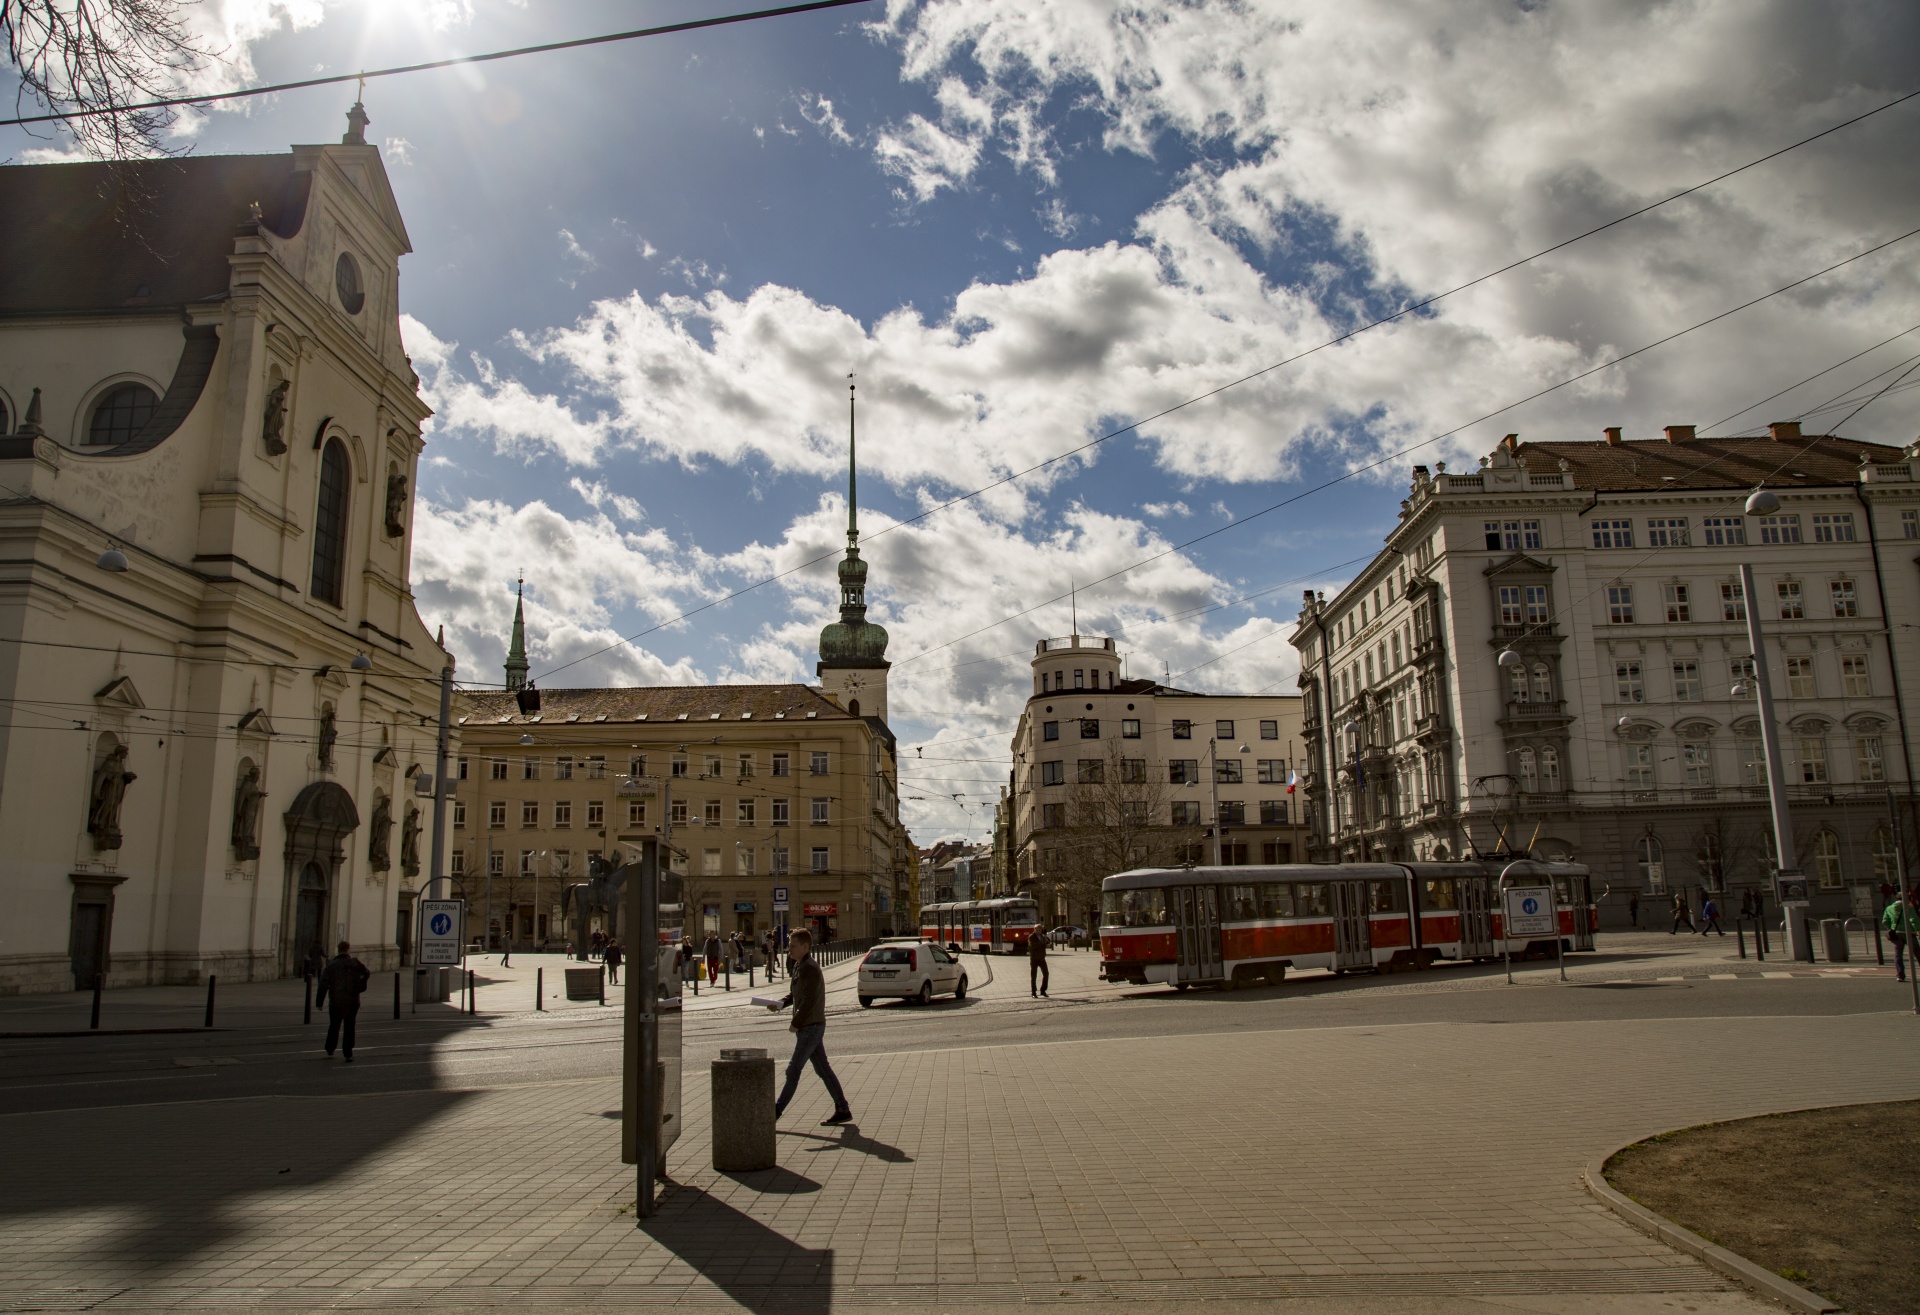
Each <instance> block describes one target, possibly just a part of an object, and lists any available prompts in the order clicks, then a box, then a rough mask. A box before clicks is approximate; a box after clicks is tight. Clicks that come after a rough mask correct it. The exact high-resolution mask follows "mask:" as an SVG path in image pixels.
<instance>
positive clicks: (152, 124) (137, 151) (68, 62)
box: [0, 0, 213, 159]
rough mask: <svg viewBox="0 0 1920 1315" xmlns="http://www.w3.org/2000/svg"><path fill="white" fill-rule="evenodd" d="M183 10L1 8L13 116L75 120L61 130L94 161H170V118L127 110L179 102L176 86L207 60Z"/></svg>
mask: <svg viewBox="0 0 1920 1315" xmlns="http://www.w3.org/2000/svg"><path fill="white" fill-rule="evenodd" d="M191 2H192V0H0V35H4V36H5V38H6V44H7V58H8V60H9V61H10V62H11V63H12V64H13V67H14V69H15V71H16V73H17V74H18V76H19V79H20V83H19V86H18V87H17V88H16V89H15V93H14V105H15V108H16V111H17V112H19V113H22V114H24V113H26V112H27V107H28V106H29V105H38V106H40V107H42V108H44V109H46V110H48V111H49V112H51V113H54V114H64V115H72V116H75V117H70V118H68V119H66V120H65V127H66V129H67V131H68V132H69V133H71V134H72V135H73V138H74V140H75V141H76V142H78V143H79V144H80V146H81V147H82V149H84V150H86V151H87V152H88V153H89V154H90V155H94V156H97V157H100V158H104V159H126V158H128V157H130V156H139V155H170V154H176V153H177V148H172V147H169V146H168V145H167V144H166V143H165V142H164V141H163V140H162V138H161V134H162V133H163V132H164V131H165V130H166V128H167V127H168V125H169V124H171V123H172V122H173V115H172V113H171V111H168V110H164V109H162V110H140V109H134V108H132V107H133V106H134V105H137V104H139V103H140V102H142V101H148V100H157V99H161V98H164V97H166V96H169V95H175V94H178V92H179V84H180V80H181V78H182V77H183V76H184V75H186V74H190V73H193V72H195V71H197V70H198V69H200V68H202V67H204V66H205V64H206V62H207V61H208V60H209V59H211V58H213V52H211V51H209V50H208V49H207V48H206V47H205V46H204V45H202V44H201V42H200V39H199V38H198V36H197V35H196V34H195V33H194V31H193V30H192V27H191V25H190V24H189V23H188V22H187V11H188V9H189V6H190V4H191Z"/></svg>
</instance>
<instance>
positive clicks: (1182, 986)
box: [1173, 982, 1192, 991]
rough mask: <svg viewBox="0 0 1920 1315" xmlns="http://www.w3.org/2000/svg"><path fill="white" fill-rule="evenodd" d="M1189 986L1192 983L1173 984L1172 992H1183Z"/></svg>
mask: <svg viewBox="0 0 1920 1315" xmlns="http://www.w3.org/2000/svg"><path fill="white" fill-rule="evenodd" d="M1190 985H1192V983H1190V982H1175V983H1174V984H1173V989H1174V990H1176V991H1184V990H1186V989H1187V987H1188V986H1190Z"/></svg>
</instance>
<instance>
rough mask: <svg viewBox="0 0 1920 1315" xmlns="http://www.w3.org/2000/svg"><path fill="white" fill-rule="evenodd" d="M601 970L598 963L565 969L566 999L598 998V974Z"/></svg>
mask: <svg viewBox="0 0 1920 1315" xmlns="http://www.w3.org/2000/svg"><path fill="white" fill-rule="evenodd" d="M602 971H603V970H602V969H601V968H600V967H599V966H598V965H595V966H594V967H592V968H569V969H567V970H566V972H567V999H569V1000H598V999H599V998H600V974H601V972H602Z"/></svg>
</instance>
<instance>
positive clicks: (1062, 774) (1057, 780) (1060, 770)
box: [1040, 758, 1067, 785]
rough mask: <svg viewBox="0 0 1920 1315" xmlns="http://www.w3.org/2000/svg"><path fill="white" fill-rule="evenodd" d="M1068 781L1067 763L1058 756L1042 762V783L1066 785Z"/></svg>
mask: <svg viewBox="0 0 1920 1315" xmlns="http://www.w3.org/2000/svg"><path fill="white" fill-rule="evenodd" d="M1066 783H1067V765H1066V763H1064V762H1062V761H1060V760H1059V759H1058V758H1056V759H1054V760H1053V761H1052V762H1044V763H1041V764H1040V784H1042V785H1065V784H1066Z"/></svg>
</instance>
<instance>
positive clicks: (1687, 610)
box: [1661, 584, 1693, 621]
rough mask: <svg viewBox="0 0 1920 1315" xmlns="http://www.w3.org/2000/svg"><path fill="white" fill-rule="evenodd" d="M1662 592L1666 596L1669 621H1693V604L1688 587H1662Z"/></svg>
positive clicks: (1680, 585) (1681, 585) (1674, 585)
mask: <svg viewBox="0 0 1920 1315" xmlns="http://www.w3.org/2000/svg"><path fill="white" fill-rule="evenodd" d="M1661 592H1662V593H1663V594H1664V595H1665V596H1666V602H1667V620H1669V621H1691V620H1693V603H1692V601H1691V600H1690V599H1689V598H1688V597H1687V586H1685V585H1683V584H1670V585H1665V586H1663V587H1662V589H1661Z"/></svg>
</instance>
